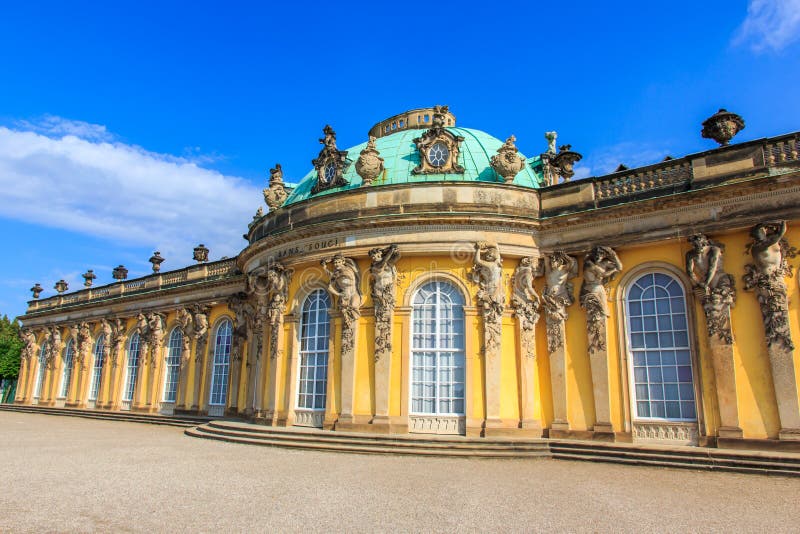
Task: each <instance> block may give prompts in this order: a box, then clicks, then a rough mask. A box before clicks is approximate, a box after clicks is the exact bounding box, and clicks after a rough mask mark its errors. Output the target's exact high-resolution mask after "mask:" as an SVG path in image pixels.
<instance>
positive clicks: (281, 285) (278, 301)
mask: <svg viewBox="0 0 800 534" xmlns="http://www.w3.org/2000/svg"><path fill="white" fill-rule="evenodd" d="M292 274H294V269H289V268H286V267H284V266H283V265H282V264H280V263H273V264H272V265H270V267H269V269H268V270H267V281H268V283H269V286H268V292H269V308H268V311H267V318H268V320H269V325H270V358H272V359H275V357H276V356H277V355H278V336H279V334H280V326H281V321H282V319H283V314H284V313H285V312H286V301H287V299H288V298H289V282H291V280H292Z"/></svg>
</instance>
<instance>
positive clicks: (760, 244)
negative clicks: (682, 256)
mask: <svg viewBox="0 0 800 534" xmlns="http://www.w3.org/2000/svg"><path fill="white" fill-rule="evenodd" d="M785 234H786V221H771V222H766V223H762V224H759V225H757V226H756V227H755V228H753V230H752V232H751V236H752V238H753V242H752V243H751V244H750V245H749V251H750V254H752V256H753V263H751V264H748V265H745V268H744V269H745V275H744V288H745V289H746V290H754V291H755V294H756V297H757V298H758V304H759V305H760V307H761V315H762V317H763V320H764V331H765V334H766V336H765V337H766V342H767V354H768V355H769V362H770V368H771V371H772V383H773V386H774V388H775V398H776V399H777V401H778V416H779V418H780V425H781V429H780V431H779V432H778V439H782V440H783V439H788V440H795V441H796V440H800V403H798V398H797V380H796V378H795V363H794V359H795V356H794V343H793V341H792V334H791V330H790V327H789V302H788V297H787V294H786V283H785V282H784V277H785V276H791V275H792V271H791V268H790V267H789V263H788V262H787V261H786V259H787V258H793V257H795V256H796V255H797V251H796V249H795V248H794V247H791V246H789V242H788V241H786V239H785V238H784V235H785Z"/></svg>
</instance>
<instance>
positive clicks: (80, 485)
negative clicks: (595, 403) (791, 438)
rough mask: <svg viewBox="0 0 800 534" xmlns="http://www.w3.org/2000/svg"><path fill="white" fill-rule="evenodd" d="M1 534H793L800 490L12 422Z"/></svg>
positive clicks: (30, 418) (783, 484)
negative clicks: (442, 533)
mask: <svg viewBox="0 0 800 534" xmlns="http://www.w3.org/2000/svg"><path fill="white" fill-rule="evenodd" d="M0 453H1V454H0V457H2V459H3V462H4V466H3V468H4V469H3V485H2V489H1V490H0V492H1V493H0V532H89V531H103V532H120V531H156V532H165V531H170V532H184V531H191V532H198V531H202V532H231V531H234V532H242V531H254V530H255V531H258V532H300V531H304V532H309V531H318V532H322V531H347V532H376V531H378V532H386V531H404V532H408V531H415V532H416V531H466V532H477V531H481V532H485V531H502V532H509V531H519V532H523V531H524V532H532V531H553V530H555V531H569V532H612V531H613V532H656V531H660V532H667V531H669V532H675V531H689V532H698V531H704V532H708V531H723V530H724V531H737V532H743V531H747V532H765V531H772V532H789V531H797V530H798V529H800V479H791V478H781V477H766V476H753V475H739V474H728V473H706V472H695V471H684V470H676V469H659V468H649V467H629V466H620V465H612V464H594V463H584V462H569V461H559V460H549V459H536V460H477V459H476V460H469V459H442V458H415V457H389V456H366V455H353V454H337V453H322V452H307V451H292V450H283V449H274V448H268V447H253V446H247V445H239V444H232V443H221V442H215V441H209V440H200V439H195V438H190V437H186V436H184V435H183V433H182V429H179V428H171V427H157V426H153V425H143V424H135V423H123V422H116V421H93V420H88V419H78V418H71V417H54V416H48V415H38V414H20V413H12V412H0Z"/></svg>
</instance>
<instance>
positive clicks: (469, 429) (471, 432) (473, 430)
mask: <svg viewBox="0 0 800 534" xmlns="http://www.w3.org/2000/svg"><path fill="white" fill-rule="evenodd" d="M464 426H465V429H464V435H465V436H466V437H468V438H479V437H481V436H483V419H470V418H469V417H467V420H466V421H465V425H464Z"/></svg>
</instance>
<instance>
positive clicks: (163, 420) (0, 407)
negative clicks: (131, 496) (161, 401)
mask: <svg viewBox="0 0 800 534" xmlns="http://www.w3.org/2000/svg"><path fill="white" fill-rule="evenodd" d="M0 412H21V413H37V414H46V415H61V416H67V417H82V418H85V419H101V420H104V421H126V422H129V423H148V424H151V425H166V426H177V427H182V428H189V427H196V426H197V425H202V424H204V423H207V422H209V421H210V420H211V419H210V418H208V417H187V416H167V415H156V414H142V413H135V412H112V411H105V410H80V409H77V408H52V407H46V406H35V405H33V406H29V405H20V404H0Z"/></svg>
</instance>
